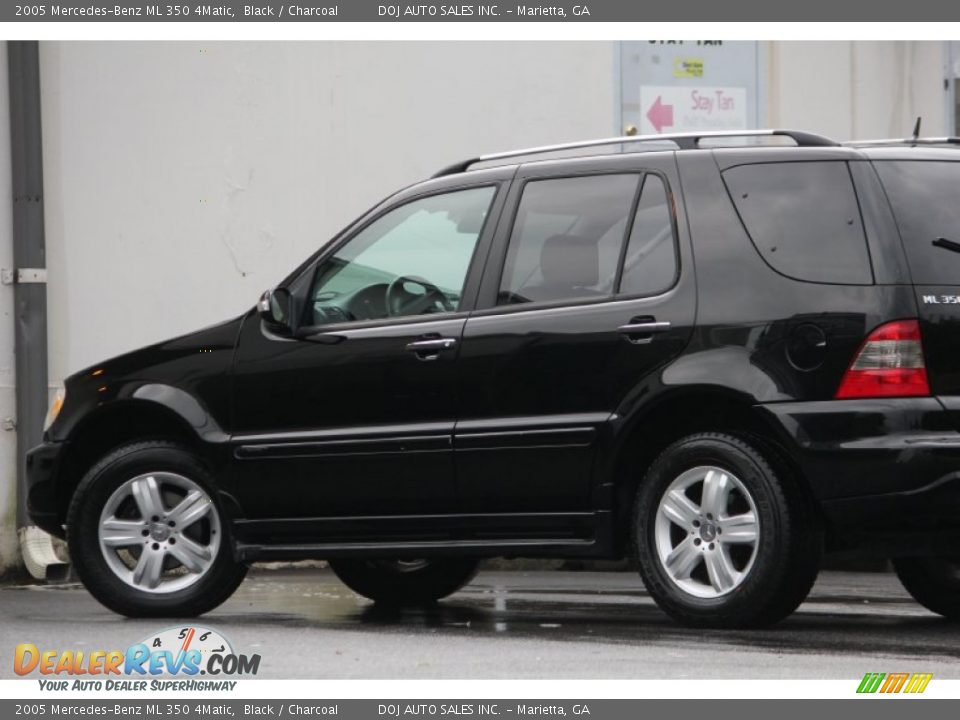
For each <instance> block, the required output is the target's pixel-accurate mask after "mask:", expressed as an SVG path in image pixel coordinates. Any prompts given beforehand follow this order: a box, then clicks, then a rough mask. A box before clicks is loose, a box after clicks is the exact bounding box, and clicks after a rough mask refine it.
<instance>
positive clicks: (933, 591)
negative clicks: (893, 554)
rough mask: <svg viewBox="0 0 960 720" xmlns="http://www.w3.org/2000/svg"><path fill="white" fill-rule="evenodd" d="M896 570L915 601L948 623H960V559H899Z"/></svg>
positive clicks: (894, 562) (895, 561)
mask: <svg viewBox="0 0 960 720" xmlns="http://www.w3.org/2000/svg"><path fill="white" fill-rule="evenodd" d="M893 567H894V569H895V570H896V572H897V577H898V578H900V582H901V583H902V584H903V587H904V588H906V590H907V592H908V593H910V595H911V596H913V599H914V600H916V601H917V602H918V603H920V604H921V605H923V606H924V607H925V608H927V610H931V611H932V612H935V613H937V614H938V615H942V616H943V617H945V618H947V619H948V620H952V621H958V620H960V559H957V558H953V559H950V558H899V559H897V560H894V561H893Z"/></svg>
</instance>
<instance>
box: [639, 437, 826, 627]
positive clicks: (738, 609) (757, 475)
mask: <svg viewBox="0 0 960 720" xmlns="http://www.w3.org/2000/svg"><path fill="white" fill-rule="evenodd" d="M633 539H634V544H635V545H634V547H635V551H636V556H637V560H638V563H639V568H640V574H641V576H642V577H643V580H644V583H645V585H646V587H647V590H648V591H649V592H650V595H651V596H652V597H653V599H654V600H655V601H656V602H657V604H658V605H659V606H660V607H661V608H662V609H663V610H664V611H665V612H666V613H667V614H669V615H670V616H671V617H673V618H674V619H676V620H678V621H679V622H681V623H683V624H684V625H689V626H692V627H717V628H735V627H757V626H764V625H770V624H772V623H775V622H778V621H780V620H782V619H783V618H785V617H786V616H787V615H789V614H790V613H792V612H793V611H794V610H795V609H796V608H797V606H799V605H800V603H801V602H802V601H803V600H804V598H805V597H806V596H807V594H808V593H809V591H810V588H811V587H812V585H813V582H814V580H815V579H816V576H817V572H818V570H819V560H820V554H821V545H822V541H821V533H820V529H819V524H818V523H817V522H816V519H815V515H814V514H813V513H812V512H811V511H810V508H809V504H808V503H807V502H806V500H805V498H804V497H803V496H802V494H801V493H800V491H799V489H798V488H797V487H796V486H795V485H794V484H793V482H792V479H791V478H789V476H787V475H786V473H784V472H782V471H777V470H775V469H774V466H773V465H772V464H771V463H770V462H769V461H768V459H767V456H766V454H765V453H764V452H762V451H761V450H760V446H759V444H757V445H754V444H753V443H751V442H747V441H746V440H744V439H741V438H739V437H734V436H731V435H726V434H720V433H701V434H698V435H691V436H688V437H685V438H683V439H681V440H679V441H677V442H675V443H673V444H672V445H670V446H669V447H668V448H667V449H666V450H664V451H663V452H662V453H661V455H660V456H659V457H658V458H657V459H656V460H655V461H654V463H653V464H652V465H651V466H650V469H649V471H648V472H647V475H646V477H645V478H644V479H643V480H642V482H641V485H640V489H639V491H638V493H637V501H636V506H635V512H634V525H633Z"/></svg>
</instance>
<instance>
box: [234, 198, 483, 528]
mask: <svg viewBox="0 0 960 720" xmlns="http://www.w3.org/2000/svg"><path fill="white" fill-rule="evenodd" d="M497 191H498V185H496V184H487V185H484V186H479V187H469V188H460V189H457V190H454V191H448V192H440V193H436V194H432V195H429V196H421V197H415V198H414V199H411V200H408V201H402V202H401V203H399V204H396V205H394V206H393V207H391V208H389V209H387V210H385V211H383V212H381V213H379V214H375V215H374V217H373V219H372V220H371V221H369V222H367V223H366V224H365V225H363V226H362V227H361V228H360V229H359V230H358V231H357V232H355V233H353V234H352V235H350V236H349V237H348V238H347V239H346V240H344V241H342V242H339V243H337V244H335V245H334V246H333V248H332V249H331V250H330V251H329V252H327V253H325V254H324V255H322V256H321V258H320V259H319V260H318V261H317V262H316V263H314V264H312V265H311V266H310V267H308V269H307V270H306V271H305V272H304V273H303V274H302V275H301V276H299V277H298V278H296V279H294V281H293V282H292V283H290V284H288V288H289V289H290V290H291V292H292V293H293V295H294V296H295V297H296V298H297V299H298V300H299V304H300V305H301V306H302V307H303V311H304V316H303V318H302V320H301V323H302V325H306V326H312V327H311V328H310V333H311V336H310V337H308V338H306V339H290V338H283V337H278V336H275V335H273V334H271V333H270V331H269V329H268V328H267V327H266V326H265V325H264V324H263V323H262V322H261V320H260V319H259V317H258V315H257V314H256V313H253V314H251V315H250V316H248V318H247V319H246V321H245V323H244V325H243V329H242V331H241V337H240V340H239V344H238V350H237V358H236V362H235V384H234V389H235V398H236V401H235V418H234V420H235V433H236V434H235V436H234V439H235V445H234V457H235V459H236V463H235V468H236V474H235V478H236V493H237V496H238V500H239V502H240V504H241V506H242V507H243V510H244V515H245V516H246V517H247V518H248V519H250V520H257V519H268V518H275V519H283V518H309V517H318V518H319V517H337V516H340V517H343V516H368V517H369V516H381V517H382V516H390V515H410V514H421V515H425V514H436V513H448V512H453V511H454V510H455V509H456V504H457V493H456V485H455V477H454V466H453V455H452V452H453V448H452V435H453V427H454V422H455V419H456V410H457V408H456V360H457V356H458V353H459V345H460V341H461V335H462V332H463V327H464V323H465V322H466V315H467V312H466V311H467V309H468V307H467V306H468V305H469V303H468V302H465V301H464V293H465V288H468V287H470V285H469V284H468V278H469V276H470V273H471V265H472V264H473V258H474V257H482V256H483V255H484V253H483V252H481V251H480V249H481V248H484V247H485V243H486V241H487V238H488V235H489V234H490V233H491V232H492V230H493V227H492V226H493V225H494V224H495V223H494V222H492V221H489V222H488V220H490V218H491V217H492V216H493V215H494V212H493V211H494V209H495V208H496V207H497V206H496V205H495V199H496V196H497Z"/></svg>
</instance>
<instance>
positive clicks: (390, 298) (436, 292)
mask: <svg viewBox="0 0 960 720" xmlns="http://www.w3.org/2000/svg"><path fill="white" fill-rule="evenodd" d="M407 283H411V284H413V285H419V286H420V287H422V288H423V289H424V290H426V292H425V293H424V294H423V295H414V294H413V293H410V292H407V291H406V290H405V289H404V287H403V286H404V285H406V284H407ZM434 303H440V305H441V307H443V309H444V310H446V311H447V312H453V311H454V310H456V308H455V307H454V306H453V305H452V304H451V303H450V300H449V298H448V297H447V296H446V295H444V294H443V291H442V290H441V289H440V288H438V287H437V286H436V285H434V284H433V283H432V282H429V281H427V280H424V279H423V278H420V277H416V276H414V275H401V276H400V277H398V278H395V279H394V280H393V282H391V283H390V284H389V285H387V294H386V305H387V315H389V316H391V317H394V316H396V315H420V314H421V313H423V312H425V311H426V310H428V309H429V308H431V307H432V306H433V305H434Z"/></svg>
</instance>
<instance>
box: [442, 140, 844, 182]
mask: <svg viewBox="0 0 960 720" xmlns="http://www.w3.org/2000/svg"><path fill="white" fill-rule="evenodd" d="M738 137H787V138H790V139H791V140H793V141H794V142H795V143H796V144H797V146H798V147H836V146H837V145H839V143H837V142H835V141H833V140H831V139H829V138H826V137H823V136H822V135H815V134H813V133H808V132H801V131H798V130H714V131H705V132H699V133H663V134H662V135H624V136H622V137H608V138H600V139H597V140H581V141H579V142H570V143H561V144H559V145H542V146H540V147H532V148H523V149H520V150H508V151H507V152H499V153H491V154H489V155H480V156H478V157H474V158H470V159H469V160H464V161H462V162H458V163H456V164H454V165H450V166H449V167H445V168H444V169H443V170H441V171H440V172H438V173H437V174H436V175H434V176H433V177H435V178H438V177H443V176H444V175H454V174H456V173H462V172H466V171H467V170H468V169H469V168H470V166H471V165H476V164H477V163H481V162H489V161H492V160H505V159H507V158H513V157H522V156H524V155H540V154H543V153H552V152H562V151H564V150H577V149H579V148H590V147H601V146H603V145H626V144H628V143H664V142H669V143H673V145H674V146H675V147H676V149H678V150H696V149H697V148H699V147H700V141H701V140H703V139H709V138H738Z"/></svg>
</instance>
